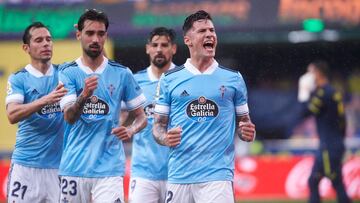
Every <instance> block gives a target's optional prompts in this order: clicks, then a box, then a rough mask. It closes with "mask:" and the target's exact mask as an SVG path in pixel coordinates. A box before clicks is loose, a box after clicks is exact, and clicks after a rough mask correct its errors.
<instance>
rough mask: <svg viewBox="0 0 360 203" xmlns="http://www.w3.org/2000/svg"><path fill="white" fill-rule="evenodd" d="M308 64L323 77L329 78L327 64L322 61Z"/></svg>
mask: <svg viewBox="0 0 360 203" xmlns="http://www.w3.org/2000/svg"><path fill="white" fill-rule="evenodd" d="M310 64H312V65H314V67H315V69H316V70H318V71H319V72H320V73H321V74H322V75H323V76H325V77H329V75H330V69H329V64H328V63H327V62H326V61H324V60H315V61H313V62H311V63H310Z"/></svg>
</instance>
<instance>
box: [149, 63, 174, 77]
mask: <svg viewBox="0 0 360 203" xmlns="http://www.w3.org/2000/svg"><path fill="white" fill-rule="evenodd" d="M170 65H171V63H168V64H166V65H165V66H164V67H163V68H162V69H160V68H157V67H156V66H155V65H154V64H151V71H152V73H153V74H154V75H155V76H156V78H157V79H160V77H161V75H162V74H163V73H165V72H166V71H168V70H169V68H170Z"/></svg>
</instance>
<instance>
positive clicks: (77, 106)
mask: <svg viewBox="0 0 360 203" xmlns="http://www.w3.org/2000/svg"><path fill="white" fill-rule="evenodd" d="M86 99H87V98H85V97H84V96H83V95H82V94H80V96H79V97H78V98H77V99H76V102H75V103H73V104H71V105H69V106H68V107H65V110H64V118H65V120H66V121H67V122H69V123H70V124H74V123H75V121H77V120H78V119H79V118H80V115H81V113H82V111H83V108H84V105H85V102H86Z"/></svg>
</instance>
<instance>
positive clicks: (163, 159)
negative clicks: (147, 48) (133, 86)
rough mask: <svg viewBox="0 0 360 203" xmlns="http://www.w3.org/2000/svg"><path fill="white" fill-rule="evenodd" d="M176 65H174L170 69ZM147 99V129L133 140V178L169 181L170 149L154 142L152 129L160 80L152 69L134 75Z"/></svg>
mask: <svg viewBox="0 0 360 203" xmlns="http://www.w3.org/2000/svg"><path fill="white" fill-rule="evenodd" d="M174 66H175V65H174V64H172V66H171V67H170V69H171V68H172V67H174ZM134 77H135V79H136V81H137V82H138V83H139V85H140V87H141V89H142V90H143V91H144V94H145V97H146V101H147V102H146V104H145V108H144V110H145V114H146V116H147V118H148V124H147V126H146V128H144V129H143V130H141V131H140V132H139V133H137V134H136V135H135V136H134V138H133V144H132V156H131V177H140V178H145V179H150V180H167V173H168V170H167V168H168V167H167V164H168V155H169V147H165V146H161V145H159V144H158V143H156V141H155V140H154V137H153V135H152V127H153V122H154V116H153V114H154V113H153V112H154V107H155V95H156V87H157V85H158V79H157V78H156V76H155V75H154V74H153V73H152V70H151V67H148V68H147V69H145V70H143V71H140V72H138V73H136V74H135V75H134Z"/></svg>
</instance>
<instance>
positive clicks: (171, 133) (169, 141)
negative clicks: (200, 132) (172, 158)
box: [164, 126, 182, 147]
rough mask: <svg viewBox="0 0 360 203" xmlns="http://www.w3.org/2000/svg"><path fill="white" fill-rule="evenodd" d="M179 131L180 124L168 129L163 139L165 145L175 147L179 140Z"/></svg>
mask: <svg viewBox="0 0 360 203" xmlns="http://www.w3.org/2000/svg"><path fill="white" fill-rule="evenodd" d="M181 132H182V129H181V127H180V126H178V127H175V128H171V129H170V130H168V131H167V133H166V137H165V140H164V141H165V145H166V146H169V147H175V146H177V145H179V144H180V142H181Z"/></svg>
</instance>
